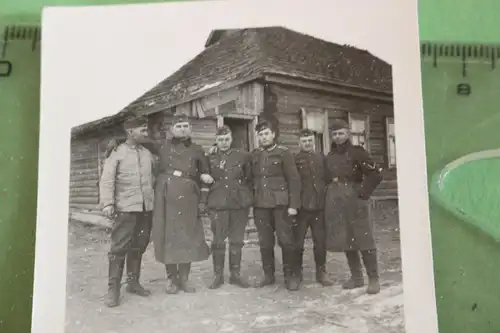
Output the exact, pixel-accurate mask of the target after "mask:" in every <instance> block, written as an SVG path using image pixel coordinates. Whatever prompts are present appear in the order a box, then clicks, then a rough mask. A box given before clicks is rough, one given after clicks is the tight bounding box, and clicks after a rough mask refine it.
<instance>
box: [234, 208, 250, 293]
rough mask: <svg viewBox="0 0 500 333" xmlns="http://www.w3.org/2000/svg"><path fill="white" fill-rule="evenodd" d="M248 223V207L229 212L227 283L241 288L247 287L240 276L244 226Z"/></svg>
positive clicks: (246, 282)
mask: <svg viewBox="0 0 500 333" xmlns="http://www.w3.org/2000/svg"><path fill="white" fill-rule="evenodd" d="M247 224H248V209H240V210H234V211H231V212H230V221H229V270H230V272H231V277H230V280H229V283H231V284H233V285H237V286H239V287H242V288H248V287H249V284H248V281H246V280H245V279H244V278H243V277H242V276H241V256H242V251H241V250H242V249H243V245H244V240H245V228H246V226H247Z"/></svg>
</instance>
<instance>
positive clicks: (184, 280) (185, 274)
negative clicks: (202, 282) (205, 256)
mask: <svg viewBox="0 0 500 333" xmlns="http://www.w3.org/2000/svg"><path fill="white" fill-rule="evenodd" d="M190 272H191V263H183V264H179V287H180V289H181V290H182V291H184V292H185V293H194V292H196V289H195V288H194V286H193V285H192V284H191V282H190V281H189V273H190Z"/></svg>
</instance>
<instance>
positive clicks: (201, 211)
mask: <svg viewBox="0 0 500 333" xmlns="http://www.w3.org/2000/svg"><path fill="white" fill-rule="evenodd" d="M206 209H207V205H206V204H205V203H204V202H200V203H199V204H198V210H199V211H200V213H201V214H203V213H205V211H206Z"/></svg>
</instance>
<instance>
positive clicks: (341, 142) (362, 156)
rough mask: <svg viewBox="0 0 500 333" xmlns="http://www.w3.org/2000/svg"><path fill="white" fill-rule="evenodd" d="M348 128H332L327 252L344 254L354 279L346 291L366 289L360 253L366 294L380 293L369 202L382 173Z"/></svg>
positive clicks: (327, 169)
mask: <svg viewBox="0 0 500 333" xmlns="http://www.w3.org/2000/svg"><path fill="white" fill-rule="evenodd" d="M349 136H350V134H349V125H348V124H347V123H346V122H345V121H343V120H340V119H339V120H336V121H334V122H333V124H332V126H331V138H332V146H331V151H330V153H329V154H328V155H327V156H326V159H325V172H326V183H327V184H328V185H327V190H326V199H325V221H326V235H327V243H326V244H327V250H328V251H332V252H345V255H346V257H347V262H348V265H349V269H350V271H351V278H350V279H349V280H348V281H347V282H345V283H344V284H343V288H344V289H354V288H359V287H362V286H363V285H364V278H363V272H362V265H361V260H360V257H359V252H361V257H362V260H363V263H364V266H365V269H366V273H367V275H368V281H369V282H368V288H367V293H369V294H376V293H378V292H379V291H380V284H379V272H378V264H377V251H376V244H375V240H374V237H373V227H372V223H371V220H370V216H369V206H368V205H369V202H368V201H369V198H370V196H371V194H372V193H373V191H374V190H375V188H376V187H377V186H378V184H379V183H380V182H381V181H382V175H381V169H380V168H379V167H378V166H377V165H376V164H375V163H374V161H373V160H372V158H371V157H370V155H369V153H368V152H367V151H366V150H365V149H364V148H363V147H361V146H358V145H353V144H352V143H351V141H350V139H349Z"/></svg>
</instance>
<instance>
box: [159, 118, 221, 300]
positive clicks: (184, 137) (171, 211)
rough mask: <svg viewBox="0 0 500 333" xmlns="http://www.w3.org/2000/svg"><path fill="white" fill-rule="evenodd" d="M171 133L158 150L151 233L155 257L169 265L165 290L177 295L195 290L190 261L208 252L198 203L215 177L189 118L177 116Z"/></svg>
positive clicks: (198, 258)
mask: <svg viewBox="0 0 500 333" xmlns="http://www.w3.org/2000/svg"><path fill="white" fill-rule="evenodd" d="M171 132H172V134H173V137H172V138H171V139H168V140H166V141H165V142H164V143H163V144H162V145H161V146H160V147H159V149H158V153H159V162H158V175H157V179H156V186H155V206H154V211H153V231H152V233H153V235H152V238H153V243H154V249H155V258H156V260H157V261H159V262H161V263H163V264H165V266H166V271H167V285H166V292H167V293H169V294H174V293H177V292H178V291H179V290H183V291H184V292H195V288H194V287H193V286H192V285H191V284H190V283H189V280H188V278H189V273H190V269H191V263H193V262H198V261H203V260H206V259H208V257H209V255H210V249H209V247H208V245H207V243H206V242H205V233H204V228H203V224H202V222H201V220H200V210H201V209H203V208H202V207H200V204H201V206H203V205H204V204H206V198H207V193H208V188H207V184H209V183H211V182H212V181H213V179H212V177H211V176H210V175H209V165H208V159H207V156H206V155H205V153H204V151H203V148H202V147H201V146H199V145H198V144H196V143H194V142H192V140H191V123H190V120H189V119H188V117H187V116H185V115H182V114H178V115H175V116H174V120H173V123H172V126H171Z"/></svg>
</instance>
